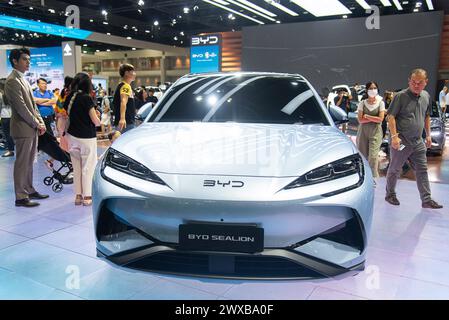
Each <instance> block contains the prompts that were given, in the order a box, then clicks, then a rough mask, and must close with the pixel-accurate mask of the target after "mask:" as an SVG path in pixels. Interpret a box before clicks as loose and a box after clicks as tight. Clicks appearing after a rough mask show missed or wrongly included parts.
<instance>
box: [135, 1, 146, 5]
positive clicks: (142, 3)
mask: <svg viewBox="0 0 449 320" xmlns="http://www.w3.org/2000/svg"><path fill="white" fill-rule="evenodd" d="M137 4H138V5H139V6H143V5H144V4H145V1H143V0H139V2H137Z"/></svg>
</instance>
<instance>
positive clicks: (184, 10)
mask: <svg viewBox="0 0 449 320" xmlns="http://www.w3.org/2000/svg"><path fill="white" fill-rule="evenodd" d="M182 11H183V12H184V13H189V12H190V9H189V8H187V7H184V9H182Z"/></svg>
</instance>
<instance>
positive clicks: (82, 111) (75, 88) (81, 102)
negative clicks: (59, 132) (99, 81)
mask: <svg viewBox="0 0 449 320" xmlns="http://www.w3.org/2000/svg"><path fill="white" fill-rule="evenodd" d="M71 88H72V91H71V93H70V95H69V96H68V97H67V99H66V101H65V104H64V109H65V110H67V114H68V121H67V130H66V132H65V136H66V137H67V140H68V145H69V153H70V157H71V159H72V166H73V183H74V188H75V193H76V197H75V205H81V204H82V205H85V206H88V205H91V204H92V179H93V174H94V170H95V166H96V164H97V134H96V129H95V127H96V126H99V125H100V119H99V117H100V114H99V112H98V111H97V110H96V109H95V102H94V101H93V99H92V97H91V96H90V93H91V92H92V82H91V80H90V77H89V75H88V74H87V73H84V72H81V73H78V74H77V75H76V76H75V78H74V79H73V82H72V86H71Z"/></svg>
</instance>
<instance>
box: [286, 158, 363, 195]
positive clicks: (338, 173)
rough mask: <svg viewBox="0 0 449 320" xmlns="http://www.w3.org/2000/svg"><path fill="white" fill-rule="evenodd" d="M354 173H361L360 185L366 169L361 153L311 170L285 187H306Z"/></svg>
mask: <svg viewBox="0 0 449 320" xmlns="http://www.w3.org/2000/svg"><path fill="white" fill-rule="evenodd" d="M353 174H358V175H359V178H360V179H359V183H358V185H360V184H361V182H363V178H364V169H363V160H362V157H361V156H360V155H359V154H354V155H352V156H349V157H346V158H343V159H340V160H337V161H334V162H332V163H329V164H327V165H324V166H321V167H319V168H317V169H314V170H312V171H309V172H307V173H306V174H304V175H302V176H301V177H299V178H298V179H296V180H295V181H293V182H292V183H290V184H289V185H287V186H286V187H285V188H284V189H287V190H288V189H293V188H299V187H304V186H308V185H312V184H317V183H322V182H326V181H331V180H335V179H340V178H343V177H347V176H350V175H353Z"/></svg>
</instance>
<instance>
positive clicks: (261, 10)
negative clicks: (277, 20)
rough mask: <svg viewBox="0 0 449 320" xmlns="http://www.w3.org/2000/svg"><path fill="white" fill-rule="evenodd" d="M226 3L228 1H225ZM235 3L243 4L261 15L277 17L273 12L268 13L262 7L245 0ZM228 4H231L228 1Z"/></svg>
mask: <svg viewBox="0 0 449 320" xmlns="http://www.w3.org/2000/svg"><path fill="white" fill-rule="evenodd" d="M226 1H228V0H226ZM237 1H238V2H241V3H243V4H244V5H247V6H248V7H251V8H253V9H255V10H257V11H259V12H262V13H263V14H266V15H267V16H270V17H276V16H277V15H276V14H274V13H273V12H271V11H268V10H266V9H264V8H262V7H259V6H258V5H257V4H254V3H252V2H249V1H247V0H237ZM229 2H231V1H229Z"/></svg>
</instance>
